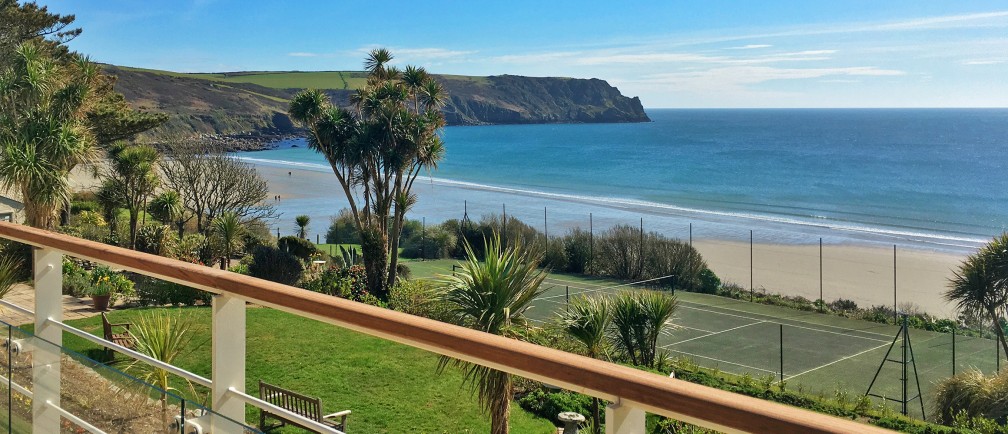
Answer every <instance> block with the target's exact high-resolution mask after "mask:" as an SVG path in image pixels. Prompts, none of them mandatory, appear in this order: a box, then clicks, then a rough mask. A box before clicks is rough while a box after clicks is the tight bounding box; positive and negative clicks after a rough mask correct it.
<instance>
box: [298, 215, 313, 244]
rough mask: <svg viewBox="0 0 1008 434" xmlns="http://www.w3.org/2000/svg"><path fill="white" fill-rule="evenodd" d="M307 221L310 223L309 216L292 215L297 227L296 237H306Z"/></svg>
mask: <svg viewBox="0 0 1008 434" xmlns="http://www.w3.org/2000/svg"><path fill="white" fill-rule="evenodd" d="M308 223H311V217H308V216H306V215H304V214H302V215H299V216H297V217H294V224H296V225H297V227H298V238H302V239H304V238H308Z"/></svg>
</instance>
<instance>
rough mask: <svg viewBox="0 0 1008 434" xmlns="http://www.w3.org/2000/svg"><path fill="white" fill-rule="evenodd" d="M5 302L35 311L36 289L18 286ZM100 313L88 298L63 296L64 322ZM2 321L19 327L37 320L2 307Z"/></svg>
mask: <svg viewBox="0 0 1008 434" xmlns="http://www.w3.org/2000/svg"><path fill="white" fill-rule="evenodd" d="M3 300H4V301H6V302H9V303H13V304H16V305H18V306H21V307H23V308H25V309H28V310H34V309H35V288H33V287H32V286H30V285H25V284H18V285H16V286H14V288H13V289H11V291H10V292H8V293H7V295H6V296H4V298H3ZM99 313H101V312H99V311H97V310H95V309H94V307H93V306H92V304H91V300H89V299H87V298H80V297H74V296H72V295H63V320H64V321H66V320H72V319H81V318H88V317H92V316H95V315H98V314H99ZM0 321H3V322H6V323H7V324H11V325H15V326H19V325H22V324H29V323H32V322H34V321H35V318H33V317H32V316H30V315H26V314H24V313H21V312H18V311H16V310H14V309H11V308H8V307H2V306H0Z"/></svg>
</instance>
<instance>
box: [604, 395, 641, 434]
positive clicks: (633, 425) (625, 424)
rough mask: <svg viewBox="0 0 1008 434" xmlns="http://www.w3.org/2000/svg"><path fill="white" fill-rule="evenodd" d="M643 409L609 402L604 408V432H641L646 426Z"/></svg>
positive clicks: (626, 433) (609, 433) (617, 433)
mask: <svg viewBox="0 0 1008 434" xmlns="http://www.w3.org/2000/svg"><path fill="white" fill-rule="evenodd" d="M644 415H645V414H644V410H642V409H639V408H636V407H630V406H627V405H623V404H621V403H619V402H616V403H613V404H609V405H607V406H606V409H605V432H606V434H643V433H644V431H645V429H647V426H646V424H645V422H644V420H645V417H644Z"/></svg>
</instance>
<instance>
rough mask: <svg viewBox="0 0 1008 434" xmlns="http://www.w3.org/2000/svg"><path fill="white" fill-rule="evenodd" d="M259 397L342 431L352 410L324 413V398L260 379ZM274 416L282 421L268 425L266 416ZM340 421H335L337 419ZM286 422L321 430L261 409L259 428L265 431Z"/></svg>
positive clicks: (311, 429)
mask: <svg viewBox="0 0 1008 434" xmlns="http://www.w3.org/2000/svg"><path fill="white" fill-rule="evenodd" d="M259 399H262V400H263V401H266V402H268V403H270V404H273V405H275V406H277V407H280V408H282V409H284V410H287V411H290V412H292V413H295V414H298V415H301V416H304V417H305V418H306V419H311V420H314V421H316V422H319V423H321V424H323V425H326V426H329V427H332V428H334V429H337V430H339V431H342V432H344V433H345V432H346V425H347V416H349V415H350V410H343V411H340V412H337V413H333V414H327V415H325V416H323V415H322V399H321V398H312V397H310V396H305V395H302V394H300V393H297V392H294V391H290V390H287V389H283V388H280V387H277V386H274V385H272V384H267V383H264V382H263V381H262V380H259ZM267 416H269V417H272V418H274V419H277V420H279V421H280V424H279V425H277V426H272V427H267V426H266V417H267ZM337 418H338V419H339V422H335V420H336V419H337ZM285 423H289V424H291V425H295V426H298V427H301V428H304V429H306V430H308V431H313V432H319V431H318V430H316V429H313V428H309V427H306V426H304V425H302V424H300V423H298V422H297V421H293V420H290V419H288V418H286V417H284V416H283V415H278V414H275V413H271V412H268V411H266V410H263V409H260V410H259V428H260V429H262V430H263V431H266V430H267V429H272V428H277V427H280V426H283V425H284V424H285Z"/></svg>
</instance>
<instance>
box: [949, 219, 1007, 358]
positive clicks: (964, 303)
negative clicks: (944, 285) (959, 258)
mask: <svg viewBox="0 0 1008 434" xmlns="http://www.w3.org/2000/svg"><path fill="white" fill-rule="evenodd" d="M945 299H946V300H948V301H950V302H953V303H956V305H957V307H958V308H959V311H960V312H961V313H962V314H964V315H966V316H970V317H974V318H985V320H986V321H987V323H988V324H989V325H990V326H991V327H992V329H993V331H994V333H995V336H997V339H998V341H999V342H1000V343H1001V346H1002V349H1003V351H1004V352H1005V353H1006V354H1008V338H1006V336H1005V332H1004V328H1003V327H1001V323H1002V322H1003V321H1005V317H1006V316H1008V232H1005V233H1003V234H1001V235H1000V236H997V237H994V239H993V240H991V241H990V242H989V243H987V245H985V246H984V247H983V248H981V249H980V250H979V251H978V252H977V253H974V254H972V255H970V256H969V257H967V258H966V260H965V261H963V263H962V265H960V267H959V269H958V270H956V271H955V273H954V275H953V277H952V280H951V281H950V282H949V289H948V291H946V292H945Z"/></svg>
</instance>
